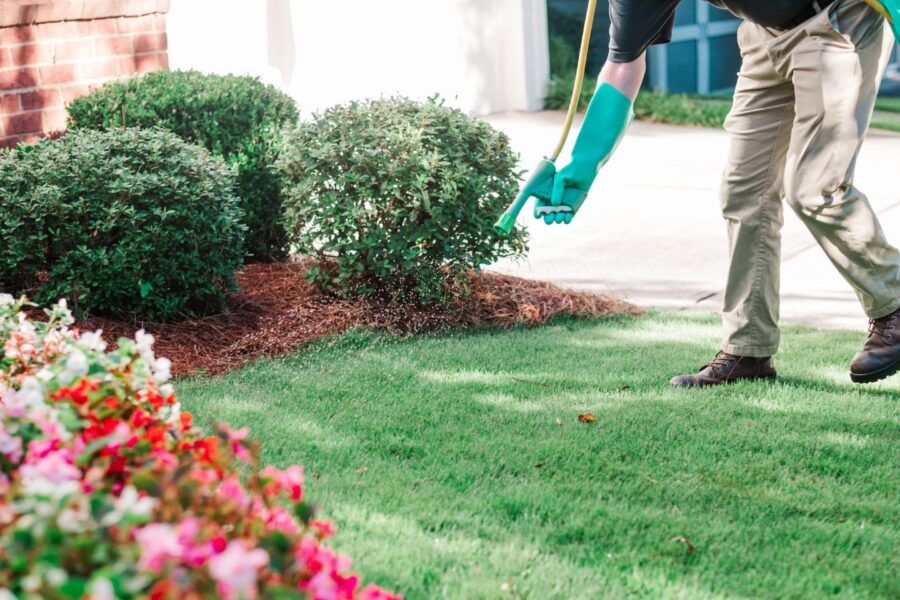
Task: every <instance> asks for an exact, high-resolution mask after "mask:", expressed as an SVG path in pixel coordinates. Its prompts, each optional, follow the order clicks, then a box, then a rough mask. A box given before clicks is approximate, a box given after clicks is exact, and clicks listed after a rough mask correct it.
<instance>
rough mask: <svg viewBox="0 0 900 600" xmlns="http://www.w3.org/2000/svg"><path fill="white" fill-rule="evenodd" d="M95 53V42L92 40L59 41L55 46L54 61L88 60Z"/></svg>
mask: <svg viewBox="0 0 900 600" xmlns="http://www.w3.org/2000/svg"><path fill="white" fill-rule="evenodd" d="M93 55H94V43H93V42H92V41H90V40H73V41H70V42H57V43H56V44H54V46H53V56H54V62H66V61H71V60H87V59H90V58H91V57H92V56H93Z"/></svg>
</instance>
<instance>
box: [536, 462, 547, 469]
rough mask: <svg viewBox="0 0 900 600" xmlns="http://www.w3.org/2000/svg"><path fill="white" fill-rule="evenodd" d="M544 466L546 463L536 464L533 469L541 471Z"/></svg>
mask: <svg viewBox="0 0 900 600" xmlns="http://www.w3.org/2000/svg"><path fill="white" fill-rule="evenodd" d="M545 464H547V463H538V464H536V465H534V468H535V469H543V468H544V465H545Z"/></svg>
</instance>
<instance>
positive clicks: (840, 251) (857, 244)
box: [775, 0, 900, 381]
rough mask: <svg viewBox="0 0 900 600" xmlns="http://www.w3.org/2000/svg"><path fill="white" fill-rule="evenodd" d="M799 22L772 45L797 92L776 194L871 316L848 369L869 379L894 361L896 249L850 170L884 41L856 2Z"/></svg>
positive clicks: (877, 20) (899, 268)
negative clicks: (798, 29)
mask: <svg viewBox="0 0 900 600" xmlns="http://www.w3.org/2000/svg"><path fill="white" fill-rule="evenodd" d="M804 29H805V31H804V32H803V35H801V36H797V38H796V40H789V41H793V42H794V43H793V44H790V45H785V46H783V47H781V48H779V49H777V50H775V53H776V54H782V56H783V67H785V68H787V69H789V72H790V74H791V77H792V80H793V82H794V87H795V90H796V95H797V118H796V122H795V124H794V131H793V135H792V139H791V144H790V149H789V151H788V159H787V171H786V175H785V196H786V198H787V200H788V202H789V203H790V205H791V206H792V208H793V209H794V210H795V211H796V213H797V214H798V215H799V216H800V219H801V220H802V221H803V222H804V223H805V224H806V225H807V227H809V230H810V231H811V232H812V234H813V236H814V237H815V238H816V240H817V241H818V243H819V244H820V245H821V247H822V249H823V250H824V251H825V253H826V254H827V255H828V258H829V259H830V260H831V262H832V263H833V264H834V265H835V267H837V269H838V271H840V273H841V275H843V276H844V278H845V279H846V280H847V281H848V283H850V285H851V286H852V287H853V289H854V290H855V291H856V294H857V296H858V297H859V299H860V302H861V303H862V306H863V308H864V309H865V312H866V314H867V315H868V316H869V317H870V318H871V319H872V320H873V337H870V342H868V343H867V352H865V353H864V354H865V356H864V357H863V359H864V360H862V361H861V362H860V361H859V360H858V359H859V355H858V356H857V358H855V359H854V364H853V367H852V370H851V374H852V375H853V376H854V379H855V380H857V381H867V380H874V379H866V371H869V375H871V374H875V375H878V377H876V378H881V377H885V376H887V375H890V374H891V373H893V372H894V371H896V370H897V369H898V368H900V346H898V345H897V344H895V341H896V338H897V337H900V336H895V335H894V333H893V328H894V323H895V322H896V319H894V321H891V322H890V323H888V322H885V323H884V324H883V327H882V326H881V325H882V324H880V320H881V319H883V318H888V319H890V317H891V316H892V315H893V313H894V312H895V311H897V310H898V308H900V253H898V251H897V249H896V248H894V247H893V246H892V245H891V244H889V243H888V241H887V239H886V237H885V235H884V231H883V230H882V228H881V225H880V224H879V222H878V218H877V216H876V215H875V213H874V211H873V210H872V206H871V205H870V204H869V201H868V199H867V198H866V196H865V195H864V194H863V193H862V192H861V191H860V190H858V189H857V188H856V187H855V186H854V184H853V175H854V169H855V166H856V159H857V156H858V154H859V150H860V147H861V145H862V142H863V138H864V136H865V133H866V131H867V129H868V127H869V122H870V120H871V118H872V112H873V110H874V105H875V98H876V96H877V94H878V86H879V84H880V81H881V76H882V73H883V69H884V66H885V64H886V62H887V56H888V53H889V51H890V49H891V47H892V44H893V39H892V36H891V35H890V34H889V33H888V32H887V31H886V28H885V26H884V20H883V18H882V17H881V16H880V15H879V14H878V13H876V12H875V11H874V10H873V9H872V8H871V7H869V6H868V5H867V4H866V3H865V2H864V0H840V1H839V2H837V3H836V4H835V6H834V7H833V8H832V11H831V14H829V15H824V16H823V17H822V18H818V19H814V20H813V21H812V22H810V23H809V24H807V26H806V27H804ZM779 43H780V42H779ZM870 343H874V345H873V346H872V347H871V348H870V347H869V344H870ZM868 350H872V351H874V352H875V354H872V353H871V352H868ZM857 367H859V368H857ZM857 371H859V372H857ZM857 376H861V377H859V378H858V377H857Z"/></svg>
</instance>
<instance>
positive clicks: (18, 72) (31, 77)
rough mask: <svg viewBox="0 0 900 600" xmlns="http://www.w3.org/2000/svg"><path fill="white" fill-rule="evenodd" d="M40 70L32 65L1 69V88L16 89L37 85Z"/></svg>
mask: <svg viewBox="0 0 900 600" xmlns="http://www.w3.org/2000/svg"><path fill="white" fill-rule="evenodd" d="M37 80H38V71H37V69H33V68H31V67H22V68H16V67H14V68H12V69H4V70H2V71H0V90H16V89H20V88H27V87H34V86H35V85H37Z"/></svg>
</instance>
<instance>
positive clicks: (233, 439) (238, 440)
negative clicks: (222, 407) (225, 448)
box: [220, 425, 250, 462]
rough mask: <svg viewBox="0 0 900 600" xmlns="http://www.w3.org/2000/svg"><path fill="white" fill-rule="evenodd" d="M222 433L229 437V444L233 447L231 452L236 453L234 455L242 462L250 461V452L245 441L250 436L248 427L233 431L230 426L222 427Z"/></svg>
mask: <svg viewBox="0 0 900 600" xmlns="http://www.w3.org/2000/svg"><path fill="white" fill-rule="evenodd" d="M220 428H221V431H222V432H223V433H224V434H225V435H227V436H228V443H229V445H230V446H231V451H232V452H234V455H235V456H236V457H237V458H238V460H242V461H244V462H247V461H249V460H250V452H248V451H247V448H246V447H245V446H244V444H243V441H244V440H246V439H247V436H248V435H250V430H249V429H247V428H246V427H242V428H241V429H236V430H235V429H231V428H230V427H228V425H221V426H220Z"/></svg>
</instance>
